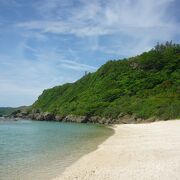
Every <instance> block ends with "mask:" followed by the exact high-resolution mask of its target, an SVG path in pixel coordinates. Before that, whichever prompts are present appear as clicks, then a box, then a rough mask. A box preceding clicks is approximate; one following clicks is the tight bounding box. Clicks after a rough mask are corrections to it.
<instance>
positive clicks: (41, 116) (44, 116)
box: [11, 110, 155, 124]
mask: <svg viewBox="0 0 180 180" xmlns="http://www.w3.org/2000/svg"><path fill="white" fill-rule="evenodd" d="M11 117H14V118H26V119H27V118H28V119H33V120H37V121H58V122H77V123H98V124H132V123H141V122H144V119H141V118H137V117H135V116H134V115H131V114H127V113H120V114H119V116H118V117H117V118H105V117H100V116H77V115H67V116H62V115H54V114H52V113H50V112H41V111H39V110H32V111H30V112H28V111H17V112H14V113H12V115H11ZM154 120H155V119H149V121H148V120H146V122H147V121H148V122H152V121H154Z"/></svg>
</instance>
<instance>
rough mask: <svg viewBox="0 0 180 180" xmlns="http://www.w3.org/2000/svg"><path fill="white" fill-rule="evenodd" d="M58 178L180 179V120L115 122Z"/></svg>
mask: <svg viewBox="0 0 180 180" xmlns="http://www.w3.org/2000/svg"><path fill="white" fill-rule="evenodd" d="M114 129H115V133H114V135H112V136H111V137H109V138H108V139H107V140H106V141H105V142H103V143H102V144H101V145H100V146H99V147H98V149H97V150H95V151H94V152H91V153H89V154H87V155H85V156H83V157H82V158H80V159H79V160H78V161H77V162H75V163H74V164H72V165H71V166H70V167H68V168H67V169H66V170H65V171H64V173H63V174H62V175H61V176H59V177H57V178H55V179H56V180H73V179H76V180H77V179H78V180H180V120H170V121H160V122H154V123H148V124H125V125H116V126H115V128H114Z"/></svg>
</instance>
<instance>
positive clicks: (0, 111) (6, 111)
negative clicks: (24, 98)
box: [0, 107, 22, 117]
mask: <svg viewBox="0 0 180 180" xmlns="http://www.w3.org/2000/svg"><path fill="white" fill-rule="evenodd" d="M20 109H22V107H17V108H13V107H0V117H1V116H9V115H10V114H11V113H13V112H14V111H17V110H20Z"/></svg>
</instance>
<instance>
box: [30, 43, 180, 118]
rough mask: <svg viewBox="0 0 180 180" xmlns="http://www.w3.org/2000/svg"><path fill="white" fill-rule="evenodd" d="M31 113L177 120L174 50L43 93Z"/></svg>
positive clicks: (179, 100) (179, 73)
mask: <svg viewBox="0 0 180 180" xmlns="http://www.w3.org/2000/svg"><path fill="white" fill-rule="evenodd" d="M32 109H35V110H39V111H41V112H50V113H52V114H54V115H63V116H66V115H78V116H80V115H81V116H88V117H90V116H100V117H106V118H118V117H119V116H123V115H125V114H129V115H133V116H135V117H137V118H143V119H147V118H157V119H173V118H178V117H180V45H177V44H172V43H171V42H170V43H168V42H167V43H166V44H165V45H162V44H161V45H159V44H158V45H157V46H156V47H155V48H154V49H152V50H150V51H149V52H145V53H143V54H141V55H138V56H136V57H132V58H129V59H122V60H111V61H108V62H107V63H106V64H104V65H103V66H102V67H100V68H99V69H98V70H97V71H96V72H95V73H89V74H87V75H85V76H84V77H82V78H81V79H80V80H78V81H77V82H75V83H72V84H70V83H69V84H64V85H62V86H57V87H54V88H52V89H48V90H44V92H43V93H42V95H41V96H40V97H39V98H38V100H37V101H36V102H35V103H34V104H33V106H32Z"/></svg>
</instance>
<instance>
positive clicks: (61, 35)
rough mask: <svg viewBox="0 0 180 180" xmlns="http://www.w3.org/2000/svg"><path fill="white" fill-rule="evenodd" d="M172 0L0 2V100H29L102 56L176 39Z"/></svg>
mask: <svg viewBox="0 0 180 180" xmlns="http://www.w3.org/2000/svg"><path fill="white" fill-rule="evenodd" d="M177 1H178V0H159V1H158V0H136V1H134V0H111V1H110V0H106V1H103V0H91V1H87V0H38V1H36V0H31V1H27V2H23V1H21V3H20V1H17V0H1V2H0V5H1V6H0V10H1V8H2V7H3V9H2V10H3V11H0V26H1V27H3V28H1V29H0V32H1V34H2V36H1V37H0V38H1V43H0V82H1V86H2V88H0V103H1V104H10V105H21V104H22V103H23V104H26V103H27V104H30V103H32V102H33V101H34V100H35V99H36V98H37V96H38V95H39V93H40V92H41V91H42V90H43V89H44V88H49V87H52V86H54V85H58V84H63V83H65V82H73V81H75V80H77V79H78V78H80V77H81V76H82V75H83V74H84V71H95V70H96V69H97V68H98V67H99V66H100V65H101V64H103V63H105V62H106V60H108V59H115V58H116V59H117V58H122V57H128V56H133V55H137V54H139V53H141V52H143V51H146V50H149V49H151V48H152V47H153V45H154V44H155V43H156V42H158V41H159V42H164V41H167V40H175V41H177V42H178V41H180V39H179V35H180V32H179V28H180V24H179V21H178V18H179V17H178V18H177V16H178V14H177V13H176V16H175V15H174V13H172V11H173V12H175V11H174V9H171V10H170V7H173V8H176V12H178V10H179V8H178V7H176V6H179V3H177ZM6 8H7V9H6ZM4 9H5V10H6V11H5V10H4ZM9 9H11V10H12V11H11V12H9ZM3 12H4V13H3ZM6 12H9V14H8V15H7V13H6ZM5 54H6V55H5ZM21 95H22V96H21ZM7 97H11V98H7ZM17 97H18V98H17ZM20 97H22V99H24V100H20ZM7 99H8V100H7ZM17 99H18V100H17ZM1 104H0V106H1Z"/></svg>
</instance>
